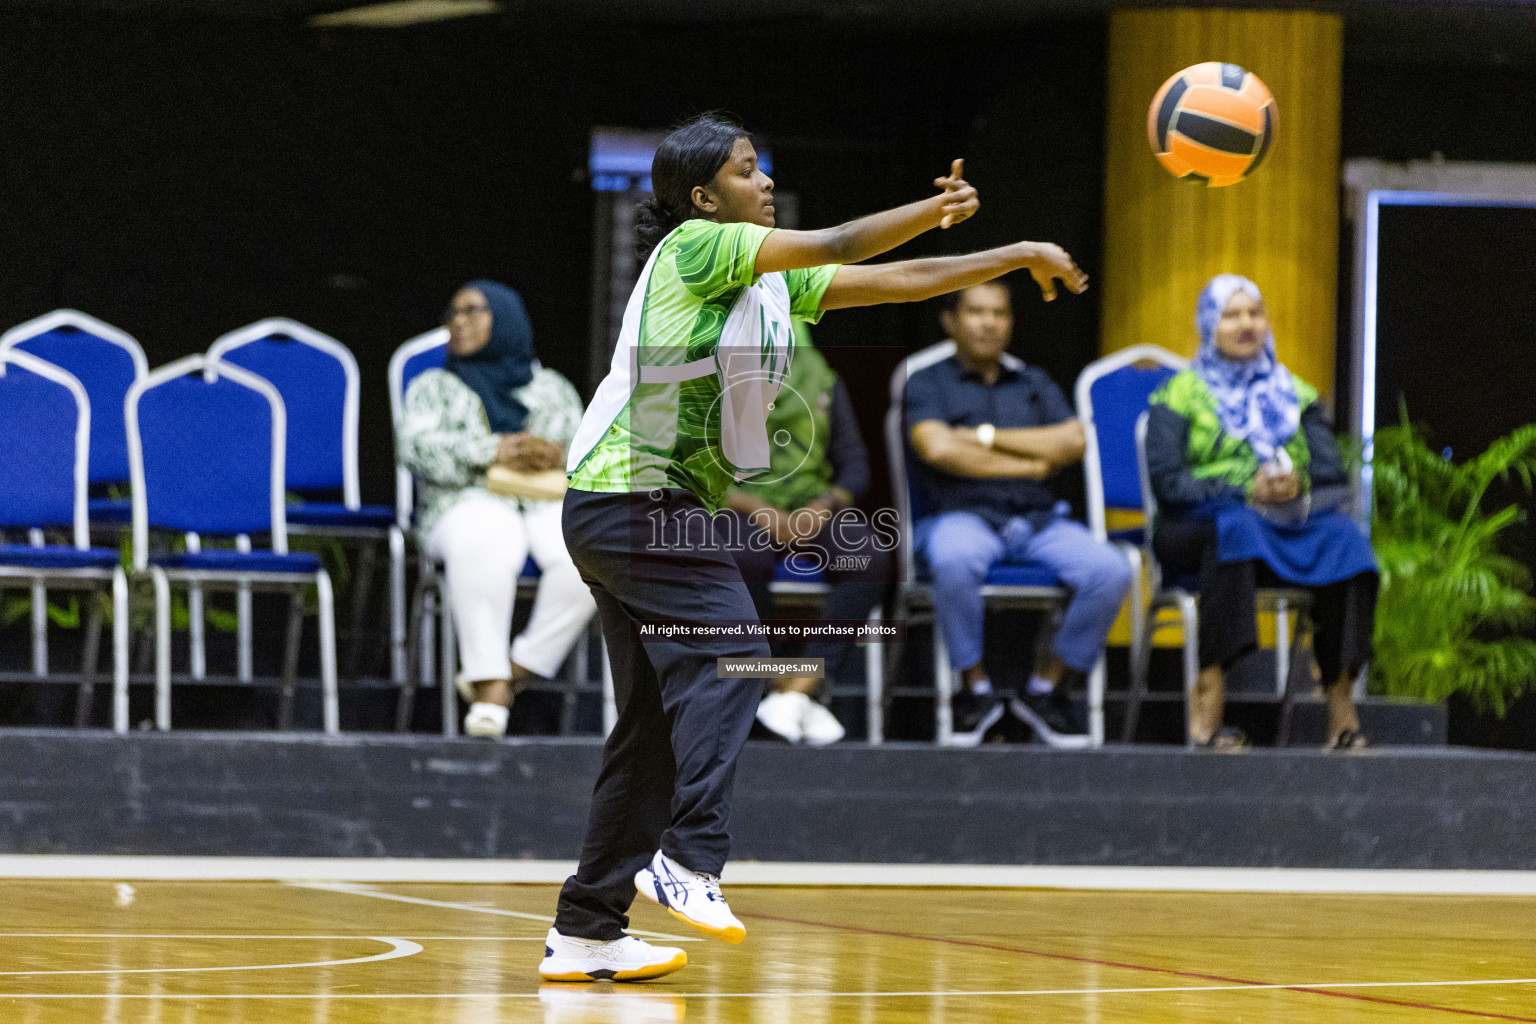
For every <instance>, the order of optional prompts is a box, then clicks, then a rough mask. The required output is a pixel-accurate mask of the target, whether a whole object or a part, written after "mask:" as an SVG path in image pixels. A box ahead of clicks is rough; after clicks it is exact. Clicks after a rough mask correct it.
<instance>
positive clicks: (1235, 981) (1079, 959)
mask: <svg viewBox="0 0 1536 1024" xmlns="http://www.w3.org/2000/svg"><path fill="white" fill-rule="evenodd" d="M737 916H738V917H748V918H754V919H756V920H759V921H776V922H778V923H780V924H797V925H803V926H805V927H807V928H830V929H832V930H834V931H842V932H855V933H857V934H860V935H882V936H885V937H887V938H892V939H912V940H914V941H917V942H938V943H942V944H944V945H947V946H967V947H970V948H973V949H990V950H994V951H997V952H1000V953H1022V954H1024V955H1025V956H1037V957H1040V958H1042V959H1045V960H1066V961H1069V962H1071V963H1079V964H1093V965H1094V966H1096V967H1118V968H1120V969H1122V970H1126V971H1144V972H1147V973H1149V974H1166V975H1171V976H1173V977H1176V978H1193V979H1195V980H1198V981H1219V982H1222V983H1224V984H1227V985H1254V986H1273V985H1275V984H1276V983H1275V982H1268V981H1250V980H1248V979H1246V978H1228V977H1226V976H1224V975H1220V974H1200V973H1198V972H1196V971H1180V970H1175V969H1174V968H1172V967H1150V966H1148V965H1146V964H1126V963H1120V962H1119V961H1117V960H1099V959H1096V958H1094V957H1088V956H1073V955H1072V954H1070V953H1047V952H1044V951H1043V950H1038V949H1023V948H1021V947H1019V946H999V945H995V944H993V943H990V942H972V941H970V940H968V939H946V938H943V937H942V936H938V935H917V934H914V933H912V932H890V931H883V930H881V929H879V928H864V927H861V926H859V925H852V924H833V923H831V922H829V921H804V920H801V919H799V918H794V917H777V916H775V915H773V914H742V913H738V914H737ZM1271 990H1272V991H1277V990H1274V989H1273V988H1271ZM1283 991H1286V992H1306V993H1308V994H1309V995H1315V996H1329V997H1330V998H1333V999H1351V1000H1354V1001H1356V1002H1361V1003H1378V1004H1381V1005H1383V1006H1399V1007H1402V1008H1403V1009H1407V1010H1438V1011H1439V1012H1441V1013H1455V1014H1460V1015H1461V1016H1464V1017H1483V1018H1487V1019H1492V1020H1512V1021H1519V1022H1521V1024H1536V1017H1515V1016H1512V1015H1510V1014H1507V1013H1494V1012H1493V1011H1491V1010H1463V1009H1460V1008H1459V1007H1455V1006H1437V1005H1435V1004H1434V1003H1415V1002H1410V1001H1409V1000H1406V999H1387V998H1385V997H1383V996H1367V995H1360V994H1358V993H1354V992H1333V991H1331V990H1329V989H1325V988H1299V987H1298V988H1286V989H1284V990H1283Z"/></svg>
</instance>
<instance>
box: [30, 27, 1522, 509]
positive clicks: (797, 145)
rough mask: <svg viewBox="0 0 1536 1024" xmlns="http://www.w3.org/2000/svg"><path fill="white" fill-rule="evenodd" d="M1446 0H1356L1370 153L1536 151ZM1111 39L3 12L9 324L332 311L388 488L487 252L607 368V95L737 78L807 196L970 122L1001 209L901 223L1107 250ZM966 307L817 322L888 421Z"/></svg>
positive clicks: (978, 164) (863, 183)
mask: <svg viewBox="0 0 1536 1024" xmlns="http://www.w3.org/2000/svg"><path fill="white" fill-rule="evenodd" d="M1428 10H1429V9H1428V8H1411V9H1409V12H1410V13H1409V14H1408V15H1405V19H1406V23H1407V24H1408V26H1409V27H1408V28H1404V27H1403V26H1404V23H1405V19H1395V20H1394V21H1390V22H1388V21H1383V20H1382V19H1380V18H1379V17H1377V18H1374V19H1371V20H1365V21H1361V20H1360V19H1359V18H1353V19H1352V20H1351V21H1350V22H1349V25H1350V27H1349V31H1348V36H1347V48H1346V58H1347V60H1348V63H1347V65H1346V75H1345V79H1346V80H1345V94H1344V95H1345V109H1344V139H1343V151H1344V155H1345V156H1346V158H1347V157H1351V156H1378V157H1389V158H1423V157H1428V156H1429V155H1430V154H1431V153H1432V152H1436V151H1438V152H1441V153H1443V154H1444V155H1445V156H1446V157H1447V158H1449V159H1459V160H1516V161H1521V160H1527V161H1536V136H1532V134H1531V133H1529V132H1525V131H1521V130H1518V125H1520V124H1521V123H1523V122H1522V117H1521V113H1520V112H1521V111H1523V109H1524V107H1525V105H1526V104H1527V103H1528V101H1529V100H1530V97H1531V96H1532V95H1536V69H1533V67H1532V65H1531V60H1532V55H1531V54H1530V53H1527V52H1525V51H1526V50H1529V49H1530V47H1524V48H1520V47H1516V48H1514V49H1513V50H1512V51H1511V50H1509V48H1508V47H1504V48H1503V49H1501V48H1500V46H1499V45H1497V41H1498V40H1499V39H1508V38H1511V33H1510V31H1509V26H1504V27H1503V28H1500V27H1499V26H1493V27H1492V29H1489V28H1486V27H1483V28H1479V26H1478V25H1473V26H1472V29H1477V30H1478V31H1483V32H1484V34H1485V35H1486V36H1487V39H1485V40H1483V41H1482V42H1477V41H1476V39H1482V37H1481V36H1478V37H1476V39H1474V38H1473V36H1471V35H1469V36H1468V37H1467V38H1468V39H1469V40H1473V45H1469V46H1466V47H1463V48H1461V49H1459V50H1458V49H1454V48H1448V47H1447V46H1446V44H1445V43H1444V42H1443V40H1444V39H1445V38H1447V37H1453V36H1454V35H1455V34H1456V32H1457V28H1456V26H1454V25H1451V26H1449V27H1445V28H1436V25H1431V24H1430V22H1429V21H1428V20H1425V21H1424V24H1425V25H1428V26H1429V27H1430V28H1436V30H1435V31H1429V30H1428V29H1426V30H1425V31H1422V32H1415V31H1413V30H1412V24H1413V21H1414V14H1413V12H1415V11H1428ZM1426 18H1427V15H1426ZM1437 24H1438V23H1437ZM1501 24H1502V23H1501ZM1472 29H1468V30H1467V31H1469V32H1470V31H1471V30H1472ZM1495 29H1496V30H1497V31H1494V30H1495ZM1527 30H1528V31H1529V26H1528V25H1527ZM1104 59H1105V54H1104V20H1103V18H1102V17H1099V16H1090V17H1080V18H1076V19H1071V20H1065V21H1059V20H1058V21H1046V22H1034V23H1026V24H1015V25H1006V24H996V23H991V24H979V25H977V24H973V25H970V26H968V27H962V28H960V29H958V30H955V31H943V32H937V31H934V30H933V28H932V27H923V26H912V25H907V26H902V25H899V24H897V25H885V24H883V23H880V22H871V23H859V22H853V21H846V20H842V21H832V22H821V21H814V20H785V21H768V22H750V23H745V24H743V23H735V24H732V25H729V26H719V25H682V26H679V25H654V24H653V25H620V24H606V25H605V24H601V23H591V22H589V23H583V24H580V25H574V26H573V25H568V24H562V23H561V22H559V21H557V20H553V19H550V18H542V19H540V18H531V17H528V16H523V17H516V16H509V17H505V18H489V19H472V20H469V21H463V22H450V23H444V24H441V25H435V26H424V27H419V28H413V29H406V30H399V31H339V30H331V31H319V30H312V29H305V28H302V27H299V26H297V25H294V24H292V23H288V22H282V21H274V20H249V21H222V20H191V19H166V18H162V19H156V18H152V17H143V16H141V17H134V18H127V17H122V16H112V15H85V14H76V15H71V16H62V15H54V16H44V15H26V14H21V13H16V12H7V13H0V68H3V69H4V72H3V79H0V84H3V88H0V143H3V144H0V252H3V253H4V254H5V268H6V269H5V274H4V278H3V280H4V286H3V287H0V325H9V324H12V323H15V322H18V321H20V320H22V319H25V318H27V317H30V316H35V315H37V314H39V313H42V312H46V311H47V310H49V309H53V308H55V307H58V306H75V307H78V308H81V309H84V310H86V311H88V312H91V313H93V314H95V315H97V316H100V317H102V318H104V319H106V320H108V321H109V322H112V323H115V324H118V325H120V326H122V327H123V328H124V329H126V330H128V331H129V332H131V333H133V334H134V335H136V336H137V337H139V338H140V340H141V341H142V342H143V343H144V344H145V346H146V348H147V349H148V351H149V353H150V358H151V362H152V363H161V362H164V361H166V360H168V359H171V358H174V357H176V356H179V355H182V354H185V353H188V352H192V351H197V350H200V349H203V348H205V347H206V346H207V344H208V343H209V342H210V341H212V340H213V338H214V337H216V336H217V335H218V334H220V333H222V332H224V331H226V330H230V329H232V328H234V327H237V326H240V325H242V324H244V323H247V322H249V321H251V320H253V319H256V318H258V317H261V316H269V315H286V316H291V317H294V318H296V319H299V320H302V321H304V322H306V323H309V324H312V325H313V326H315V327H317V328H319V329H321V330H324V331H327V332H330V333H332V334H334V335H335V336H337V337H338V338H340V339H341V340H342V341H344V342H345V343H346V344H348V345H349V346H351V347H352V348H353V349H354V351H355V352H356V353H357V355H358V358H359V362H360V364H361V367H362V370H363V375H364V405H363V417H364V433H363V437H364V439H365V450H364V457H363V472H364V489H365V494H366V495H367V496H368V497H370V498H371V499H373V500H388V498H389V494H390V465H391V458H392V449H391V445H390V443H389V421H388V411H387V402H386V395H385V391H384V379H385V378H384V371H385V366H386V364H387V362H388V357H389V354H390V352H391V351H392V350H393V349H394V347H395V346H396V345H397V344H399V343H400V342H401V341H403V340H404V339H405V338H407V337H409V336H411V335H414V334H416V333H418V332H420V331H422V330H426V329H428V328H430V327H432V326H434V325H435V324H436V322H437V319H438V317H439V315H440V312H441V310H442V308H443V306H444V305H445V303H446V300H447V298H448V296H449V294H450V293H451V291H452V289H453V288H454V286H455V285H457V284H458V283H460V282H462V281H464V280H467V279H469V278H471V277H476V276H490V277H495V278H501V279H503V280H506V281H508V282H509V283H511V284H513V285H514V286H515V287H517V288H519V289H520V290H521V291H522V292H523V293H524V296H525V298H526V299H527V301H528V305H529V308H530V311H531V313H532V315H533V319H534V323H535V327H536V330H537V334H538V344H539V348H540V351H541V355H542V356H543V358H544V360H545V361H546V362H547V363H548V364H550V365H553V366H554V367H556V368H557V369H560V370H561V371H563V372H565V373H566V374H567V375H568V376H570V377H571V378H572V379H573V380H574V381H576V383H577V385H578V387H580V388H581V389H582V390H583V391H584V392H585V391H587V389H588V388H589V386H590V385H589V382H590V380H591V378H592V373H591V368H590V367H589V366H588V365H587V360H588V356H587V353H588V345H587V338H588V334H587V332H588V323H589V308H590V290H591V284H590V275H591V261H592V248H593V244H594V239H593V237H592V221H593V218H592V208H591V193H590V191H589V189H588V185H587V181H586V177H585V167H586V153H587V141H588V135H589V132H590V130H591V128H592V127H593V126H594V125H612V126H625V127H641V128H657V127H663V126H665V125H666V124H668V123H670V122H672V121H675V120H676V119H678V118H681V117H683V116H686V115H688V114H691V113H693V112H696V111H698V110H701V109H707V108H710V107H724V108H726V109H729V110H732V111H734V112H736V113H737V114H739V115H740V116H741V117H742V118H744V119H745V121H746V122H747V123H748V124H749V125H750V126H751V127H752V128H754V129H755V130H756V131H758V132H759V133H761V134H762V135H763V136H764V137H766V138H767V139H768V140H769V141H770V143H771V145H772V146H773V150H774V157H775V175H776V177H777V179H778V181H779V183H780V185H781V187H783V188H786V189H793V190H794V191H796V192H798V193H799V194H800V197H801V211H802V213H801V221H802V224H805V225H808V226H814V225H822V224H829V223H834V222H837V221H840V220H843V219H846V218H848V217H851V216H855V215H857V214H860V213H864V212H868V211H870V210H873V209H877V208H881V207H885V206H889V205H893V204H895V203H899V202H903V201H906V200H909V199H912V198H916V197H920V196H923V195H926V194H928V193H929V191H930V189H931V185H930V181H931V179H932V178H933V177H934V176H936V175H937V174H939V173H941V172H942V171H943V170H944V169H945V168H946V167H947V165H948V161H949V160H950V159H951V158H952V157H954V156H964V157H966V160H967V163H966V172H967V175H968V177H970V178H971V179H972V180H973V181H974V182H976V184H977V185H978V186H979V187H980V189H981V191H982V196H983V200H984V207H983V211H982V215H981V216H980V217H978V218H977V219H975V220H974V221H972V222H970V223H969V224H966V225H964V226H963V227H962V228H960V229H958V230H956V231H954V232H945V233H936V234H935V235H933V236H930V237H929V238H925V239H922V240H919V241H918V242H917V243H914V244H913V245H912V246H911V247H909V250H904V251H903V253H902V254H903V255H905V254H907V252H908V251H910V252H911V253H927V252H950V251H960V250H963V249H970V248H977V247H982V246H986V245H993V244H998V243H1001V242H1005V241H1010V240H1013V239H1017V238H1023V237H1035V238H1049V239H1052V240H1055V241H1058V242H1060V243H1061V244H1063V245H1065V246H1066V247H1068V248H1069V249H1070V250H1071V251H1072V252H1073V254H1074V255H1075V256H1077V257H1078V259H1079V261H1080V262H1081V263H1082V264H1083V265H1084V266H1085V267H1087V268H1088V269H1089V271H1090V273H1091V272H1092V271H1093V270H1094V269H1095V268H1096V266H1097V265H1098V262H1099V261H1098V256H1099V249H1100V236H1101V232H1102V225H1101V216H1102V202H1101V192H1102V138H1103V123H1102V121H1103V80H1104ZM1346 238H1347V236H1346ZM1346 265H1347V264H1346ZM1020 283H1021V285H1022V286H1021V287H1020V288H1018V296H1019V314H1020V322H1019V331H1018V340H1017V343H1016V346H1015V348H1016V351H1018V352H1019V353H1020V354H1021V355H1023V356H1025V357H1026V358H1028V359H1031V360H1033V361H1035V362H1037V363H1040V364H1042V365H1044V366H1045V367H1046V368H1047V369H1048V370H1050V371H1051V373H1052V374H1053V375H1054V376H1055V377H1056V379H1057V380H1058V381H1059V382H1061V383H1062V384H1063V386H1064V387H1070V384H1071V381H1072V379H1073V378H1074V377H1075V375H1076V373H1077V371H1078V369H1079V368H1080V367H1081V366H1082V365H1083V364H1084V363H1085V362H1087V361H1088V360H1089V359H1091V358H1093V356H1095V355H1096V354H1097V348H1098V339H1097V328H1098V324H1097V303H1096V301H1095V296H1094V294H1093V293H1092V292H1091V291H1090V293H1089V294H1088V295H1087V296H1085V297H1084V298H1081V299H1075V298H1067V299H1065V300H1063V301H1061V302H1058V303H1056V304H1054V305H1052V306H1050V307H1047V306H1045V305H1044V304H1043V303H1041V302H1040V301H1039V299H1038V296H1037V294H1036V293H1035V291H1034V288H1033V286H1032V285H1029V284H1028V282H1027V281H1023V282H1020ZM937 336H938V330H937V324H936V320H935V317H934V313H933V310H932V309H931V308H923V307H919V308H911V307H906V308H898V307H885V308H880V309H871V310H858V311H845V312H839V313H836V314H834V315H832V316H829V317H828V318H827V319H826V320H825V321H824V324H823V325H822V326H821V327H820V328H819V329H818V330H817V340H818V342H819V343H820V344H821V345H822V346H824V347H826V348H827V349H829V351H830V355H831V358H832V361H833V362H834V364H835V365H836V366H837V367H838V368H839V369H840V370H841V371H842V372H843V373H844V374H845V375H846V376H847V377H849V379H850V383H851V384H852V385H853V388H852V390H853V392H854V394H855V395H856V396H857V400H858V402H859V404H860V406H861V408H860V412H861V419H862V420H863V422H864V424H865V428H866V435H867V440H868V441H869V442H870V443H871V445H872V446H873V447H876V448H878V443H877V442H878V433H877V431H878V423H879V415H880V412H881V411H882V406H883V404H884V393H885V378H886V376H887V375H888V372H889V369H890V367H891V365H892V364H893V362H894V361H895V359H896V358H897V357H898V356H899V355H900V354H901V353H902V352H905V351H908V350H910V349H913V348H917V347H919V346H921V345H922V344H925V343H927V342H929V341H931V340H935V339H936V338H937ZM856 348H865V349H871V348H873V349H881V350H882V351H878V352H876V351H866V352H851V351H845V350H849V349H856Z"/></svg>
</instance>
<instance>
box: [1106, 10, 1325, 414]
mask: <svg viewBox="0 0 1536 1024" xmlns="http://www.w3.org/2000/svg"><path fill="white" fill-rule="evenodd" d="M1342 49H1343V26H1342V22H1341V20H1340V18H1339V17H1338V16H1336V15H1332V14H1319V13H1316V12H1311V11H1253V10H1242V11H1238V10H1218V9H1186V8H1168V9H1142V10H1128V11H1117V12H1115V13H1114V14H1113V15H1111V18H1110V43H1109V87H1108V97H1109V99H1108V106H1109V109H1108V139H1107V147H1106V160H1107V167H1106V173H1105V203H1104V219H1105V244H1104V266H1103V271H1102V273H1101V274H1097V275H1095V277H1096V278H1097V282H1096V283H1097V284H1098V286H1099V287H1100V288H1102V290H1103V351H1104V352H1106V353H1109V352H1113V351H1115V350H1116V349H1121V348H1125V347H1126V346H1129V345H1134V344H1138V343H1142V342H1150V343H1153V344H1157V345H1162V346H1164V347H1165V348H1169V349H1172V350H1174V351H1176V352H1179V353H1181V354H1183V355H1193V354H1194V351H1195V347H1196V345H1197V343H1198V340H1199V339H1198V337H1197V335H1196V333H1195V327H1194V318H1195V300H1196V298H1197V297H1198V295H1199V294H1200V289H1201V288H1202V287H1204V285H1205V282H1206V281H1207V280H1209V279H1210V278H1211V277H1213V276H1214V275H1216V274H1219V273H1223V272H1233V273H1238V274H1242V275H1244V276H1246V277H1250V278H1252V279H1253V280H1254V281H1255V282H1257V284H1258V285H1259V287H1260V289H1262V290H1263V292H1264V299H1265V303H1266V305H1267V306H1268V309H1269V314H1270V318H1271V321H1272V323H1273V326H1274V332H1275V342H1276V347H1277V348H1278V351H1279V355H1280V359H1281V361H1282V362H1284V363H1285V364H1286V365H1288V366H1289V367H1290V368H1291V369H1292V370H1293V371H1295V372H1296V373H1299V374H1300V375H1301V376H1302V377H1303V378H1305V379H1306V380H1308V381H1310V382H1311V383H1313V384H1314V385H1316V386H1317V388H1318V389H1319V390H1320V391H1321V392H1323V394H1324V395H1327V396H1331V395H1332V392H1333V368H1334V333H1335V325H1336V321H1337V306H1336V299H1335V290H1336V287H1337V281H1338V248H1339V238H1338V218H1339V215H1338V196H1339V107H1340V93H1341V79H1342V67H1341V65H1342ZM1213 60H1214V61H1227V62H1229V63H1233V64H1240V65H1242V66H1243V67H1244V68H1247V69H1248V70H1249V71H1252V72H1253V73H1254V74H1256V75H1258V76H1259V77H1260V78H1261V79H1263V80H1264V82H1265V84H1267V85H1268V86H1269V88H1270V90H1271V91H1272V92H1273V93H1274V96H1275V100H1276V104H1277V106H1278V109H1279V118H1278V128H1277V131H1276V135H1275V141H1274V144H1273V147H1272V148H1271V151H1270V153H1269V155H1268V156H1267V158H1266V159H1265V162H1264V164H1263V165H1262V166H1261V167H1260V168H1259V170H1258V171H1257V172H1256V173H1255V174H1254V176H1253V177H1252V178H1250V179H1249V180H1247V181H1244V182H1241V183H1239V184H1237V185H1230V186H1228V187H1226V188H1215V189H1213V188H1206V187H1205V186H1204V185H1203V184H1197V183H1195V182H1191V181H1181V180H1178V179H1175V178H1173V177H1172V176H1170V175H1169V174H1168V173H1167V172H1166V171H1164V170H1163V169H1162V167H1161V165H1159V164H1158V162H1157V160H1156V159H1155V158H1154V157H1153V155H1152V151H1151V148H1150V147H1149V146H1148V144H1147V132H1146V123H1147V105H1148V104H1149V103H1150V102H1151V100H1152V96H1153V94H1154V93H1155V92H1156V91H1157V88H1158V86H1160V85H1161V84H1162V83H1163V81H1164V80H1165V79H1166V78H1167V77H1168V76H1169V75H1171V74H1173V73H1174V72H1176V71H1178V70H1180V69H1182V68H1185V67H1188V66H1189V65H1191V64H1198V63H1200V62H1202V61H1213Z"/></svg>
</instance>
